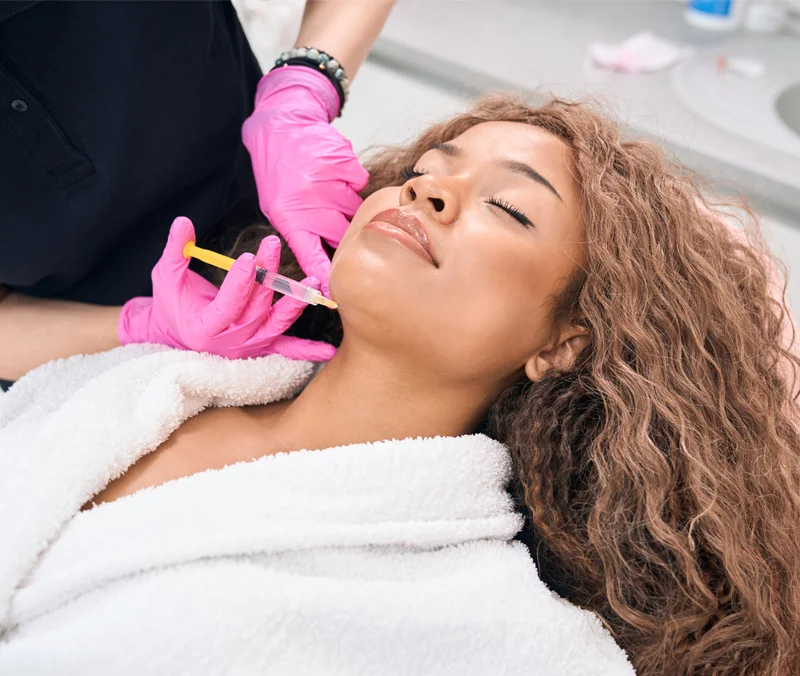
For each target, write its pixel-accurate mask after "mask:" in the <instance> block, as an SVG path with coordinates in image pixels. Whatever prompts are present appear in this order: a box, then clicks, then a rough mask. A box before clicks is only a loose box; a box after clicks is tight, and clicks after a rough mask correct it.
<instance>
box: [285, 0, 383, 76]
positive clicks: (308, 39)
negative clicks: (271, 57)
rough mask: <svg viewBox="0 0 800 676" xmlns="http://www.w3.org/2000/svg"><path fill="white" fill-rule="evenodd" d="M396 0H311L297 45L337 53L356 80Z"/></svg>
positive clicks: (348, 72)
mask: <svg viewBox="0 0 800 676" xmlns="http://www.w3.org/2000/svg"><path fill="white" fill-rule="evenodd" d="M394 2H395V0H308V2H307V3H306V8H305V12H304V13H303V23H302V24H301V25H300V34H299V35H298V36H297V42H296V43H295V46H296V47H305V46H310V47H316V48H317V49H321V50H322V51H324V52H327V53H328V54H331V55H333V56H334V57H335V58H336V60H337V61H339V63H340V64H342V66H343V67H344V70H345V72H346V73H347V77H348V78H349V79H350V80H351V81H352V80H353V78H354V77H355V75H356V73H357V72H358V69H359V68H360V67H361V64H362V63H364V59H366V58H367V53H368V52H369V50H370V47H372V43H374V42H375V40H376V38H377V37H378V34H379V33H380V32H381V29H382V28H383V24H384V23H385V22H386V18H387V17H388V16H389V12H390V11H391V9H392V6H393V5H394Z"/></svg>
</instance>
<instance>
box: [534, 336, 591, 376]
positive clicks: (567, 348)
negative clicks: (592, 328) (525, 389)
mask: <svg viewBox="0 0 800 676" xmlns="http://www.w3.org/2000/svg"><path fill="white" fill-rule="evenodd" d="M589 342H590V337H589V331H588V330H587V329H585V328H583V327H582V326H574V325H573V326H570V327H569V329H568V332H566V333H564V334H562V335H561V336H560V339H559V342H558V344H557V345H556V346H555V347H553V348H550V349H545V350H542V351H541V352H539V353H538V354H536V355H534V356H532V357H531V358H530V359H528V361H527V362H525V376H526V377H527V378H528V380H530V381H532V382H536V381H537V380H539V379H540V378H541V377H542V376H543V375H544V374H545V373H547V372H548V371H550V370H552V369H556V370H558V371H564V370H567V369H569V368H572V365H573V364H574V363H575V360H576V359H577V358H578V355H579V354H580V353H581V352H583V350H584V349H585V348H586V347H587V346H588V345H589Z"/></svg>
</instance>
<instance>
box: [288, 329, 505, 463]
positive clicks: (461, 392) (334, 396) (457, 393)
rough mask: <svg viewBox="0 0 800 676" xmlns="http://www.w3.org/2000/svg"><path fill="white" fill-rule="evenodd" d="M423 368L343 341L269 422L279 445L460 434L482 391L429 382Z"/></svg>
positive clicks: (482, 408)
mask: <svg viewBox="0 0 800 676" xmlns="http://www.w3.org/2000/svg"><path fill="white" fill-rule="evenodd" d="M422 370H423V369H420V368H416V369H415V368H414V367H413V366H410V365H409V364H408V363H404V362H402V361H400V360H398V361H393V360H388V359H386V357H385V354H376V353H374V352H372V351H369V350H358V351H356V350H353V349H350V348H349V347H348V346H347V344H346V343H343V344H342V347H341V348H340V349H339V350H338V351H337V353H336V356H335V357H334V358H333V359H332V360H331V361H330V362H328V364H327V365H326V366H325V367H324V368H323V369H322V370H321V371H320V373H319V374H318V375H317V376H316V377H315V378H314V379H313V380H312V381H311V383H309V385H308V386H307V387H306V389H305V390H304V391H303V392H302V394H301V395H300V396H299V397H298V398H297V399H295V400H294V401H293V402H291V403H290V404H288V405H287V406H286V407H285V408H284V409H283V410H282V411H281V413H280V415H279V416H278V418H277V419H276V420H275V421H274V426H275V429H274V430H273V432H274V435H275V436H276V437H277V438H278V439H281V444H280V445H281V446H283V447H286V448H289V447H293V448H307V449H309V450H315V449H322V448H329V447H331V446H343V445H347V444H354V443H365V442H374V441H382V440H384V439H404V438H407V437H434V436H458V435H461V434H468V433H470V432H472V431H473V430H474V429H475V426H476V425H477V424H478V422H479V421H480V420H481V418H482V416H483V415H484V414H485V412H486V409H487V408H488V404H489V401H490V399H489V398H488V397H487V394H486V392H485V391H484V392H480V391H477V388H472V389H471V388H470V387H469V386H467V385H464V384H455V383H453V384H449V385H448V384H447V383H442V382H431V381H430V380H429V379H428V378H426V375H427V374H425V373H421V372H420V371H422Z"/></svg>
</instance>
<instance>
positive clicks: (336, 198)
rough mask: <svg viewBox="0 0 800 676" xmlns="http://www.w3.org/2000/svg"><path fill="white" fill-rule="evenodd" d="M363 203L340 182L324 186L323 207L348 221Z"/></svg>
mask: <svg viewBox="0 0 800 676" xmlns="http://www.w3.org/2000/svg"><path fill="white" fill-rule="evenodd" d="M363 201H364V200H363V199H361V196H360V195H359V194H358V193H357V192H356V191H355V190H354V189H353V188H352V187H351V186H349V185H348V184H347V183H344V182H342V181H336V182H331V183H329V184H328V185H326V186H325V206H326V207H328V208H329V209H330V210H331V211H334V210H335V211H337V212H341V214H342V215H344V216H345V217H346V218H347V220H348V221H349V219H351V218H353V214H355V213H356V211H358V208H359V207H360V206H361V203H362V202H363ZM346 229H347V228H346V227H345V230H346Z"/></svg>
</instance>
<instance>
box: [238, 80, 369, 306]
mask: <svg viewBox="0 0 800 676" xmlns="http://www.w3.org/2000/svg"><path fill="white" fill-rule="evenodd" d="M338 109H339V97H338V95H337V93H336V89H335V88H334V86H333V85H332V84H331V83H330V82H329V81H328V79H327V78H326V77H325V76H324V75H322V74H321V73H315V72H314V71H313V70H312V69H311V68H306V67H304V66H286V67H284V68H278V69H276V70H274V71H272V72H270V73H267V75H265V76H264V77H263V78H262V80H261V83H260V84H259V86H258V93H257V94H256V106H255V111H254V112H253V114H252V115H251V116H250V117H249V118H248V119H247V120H246V121H245V123H244V126H243V127H242V139H243V140H244V144H245V145H246V146H247V149H248V150H249V151H250V156H251V158H252V161H253V173H254V175H255V179H256V185H257V186H258V195H259V202H260V204H261V210H262V211H263V212H264V214H265V215H266V216H267V218H268V219H269V221H270V223H271V224H272V225H273V226H274V227H275V228H276V229H277V230H278V232H280V234H281V235H282V236H283V238H284V239H285V240H286V243H287V244H288V245H289V247H290V248H291V249H292V251H293V252H294V255H295V256H296V258H297V262H298V263H299V264H300V267H301V268H302V269H303V271H304V272H305V273H306V274H307V275H310V276H313V277H316V278H317V279H319V280H320V281H321V282H322V291H323V293H325V294H327V293H328V276H329V273H330V260H329V259H328V256H327V254H326V253H325V250H324V249H323V248H322V241H321V239H324V240H325V241H326V242H327V243H328V244H330V245H331V246H332V247H337V246H339V242H340V241H341V239H342V236H343V235H344V232H345V230H347V226H348V224H349V219H351V218H352V217H353V214H354V213H355V212H356V210H357V209H358V207H359V205H360V204H361V198H360V197H359V196H358V191H359V190H361V189H362V188H363V187H364V186H365V185H366V183H367V179H368V178H369V175H368V174H367V172H366V170H365V169H364V168H363V167H362V166H361V165H360V164H359V162H358V159H357V158H356V155H355V153H354V152H353V146H352V145H351V144H350V142H349V141H348V140H347V139H345V138H344V137H343V136H342V135H341V134H340V133H339V132H338V131H336V129H334V128H333V127H332V126H331V124H330V122H331V120H332V119H333V118H334V116H335V115H336V112H337V111H338Z"/></svg>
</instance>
